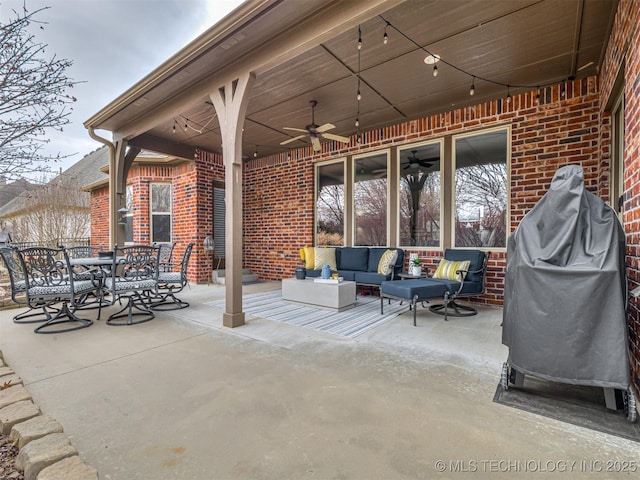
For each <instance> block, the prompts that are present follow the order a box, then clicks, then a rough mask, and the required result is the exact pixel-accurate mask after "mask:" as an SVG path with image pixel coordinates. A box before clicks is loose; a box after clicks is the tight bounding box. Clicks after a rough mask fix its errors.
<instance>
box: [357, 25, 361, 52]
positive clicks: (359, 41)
mask: <svg viewBox="0 0 640 480" xmlns="http://www.w3.org/2000/svg"><path fill="white" fill-rule="evenodd" d="M361 49H362V31H361V30H360V27H358V50H361Z"/></svg>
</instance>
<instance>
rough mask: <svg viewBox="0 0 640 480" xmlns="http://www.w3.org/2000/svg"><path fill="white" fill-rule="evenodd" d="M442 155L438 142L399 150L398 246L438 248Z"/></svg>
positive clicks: (439, 239)
mask: <svg viewBox="0 0 640 480" xmlns="http://www.w3.org/2000/svg"><path fill="white" fill-rule="evenodd" d="M441 151H442V145H441V142H436V143H429V144H422V145H410V146H407V147H402V148H401V149H399V150H398V164H399V173H400V183H399V191H398V193H399V202H398V206H399V209H400V215H399V219H398V221H399V228H400V246H406V247H415V246H423V247H439V246H440V243H441V238H440V212H441V202H440V190H441V188H440V184H441V174H440V158H441Z"/></svg>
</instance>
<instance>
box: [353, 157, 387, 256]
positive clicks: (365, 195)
mask: <svg viewBox="0 0 640 480" xmlns="http://www.w3.org/2000/svg"><path fill="white" fill-rule="evenodd" d="M387 163H388V162H387V153H386V152H385V153H378V154H375V155H371V156H368V157H364V158H357V159H355V160H354V164H353V165H354V179H355V181H354V191H353V198H354V202H353V208H354V220H355V239H354V244H355V245H361V246H385V245H387V176H388V167H387Z"/></svg>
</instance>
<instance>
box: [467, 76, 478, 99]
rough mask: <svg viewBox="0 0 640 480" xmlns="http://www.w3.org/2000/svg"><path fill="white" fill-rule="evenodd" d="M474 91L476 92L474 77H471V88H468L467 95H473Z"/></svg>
mask: <svg viewBox="0 0 640 480" xmlns="http://www.w3.org/2000/svg"><path fill="white" fill-rule="evenodd" d="M475 93H476V77H473V80H471V88H469V95H471V96H472V97H473V96H474V95H475Z"/></svg>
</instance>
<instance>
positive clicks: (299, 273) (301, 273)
mask: <svg viewBox="0 0 640 480" xmlns="http://www.w3.org/2000/svg"><path fill="white" fill-rule="evenodd" d="M305 278H307V269H306V268H304V267H296V279H298V280H304V279H305Z"/></svg>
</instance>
